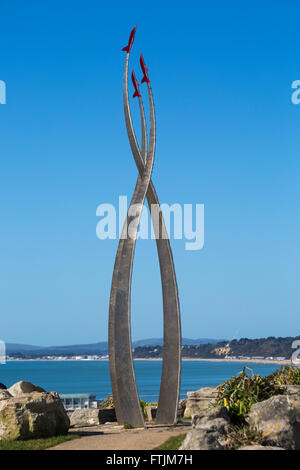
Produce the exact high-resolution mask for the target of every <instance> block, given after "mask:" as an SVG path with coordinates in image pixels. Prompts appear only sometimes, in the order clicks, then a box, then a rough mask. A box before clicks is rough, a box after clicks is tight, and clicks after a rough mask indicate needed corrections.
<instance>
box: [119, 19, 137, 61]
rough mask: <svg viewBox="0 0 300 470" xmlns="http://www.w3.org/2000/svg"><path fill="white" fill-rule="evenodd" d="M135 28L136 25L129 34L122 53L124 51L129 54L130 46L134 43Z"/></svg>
mask: <svg viewBox="0 0 300 470" xmlns="http://www.w3.org/2000/svg"><path fill="white" fill-rule="evenodd" d="M136 28H137V25H136V26H135V27H134V28H133V30H132V31H131V33H130V36H129V40H128V44H127V46H126V47H123V49H122V51H126V52H127V53H128V54H129V52H130V49H131V46H132V44H133V41H134V36H135V32H136Z"/></svg>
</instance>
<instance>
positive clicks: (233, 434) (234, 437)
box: [226, 424, 263, 450]
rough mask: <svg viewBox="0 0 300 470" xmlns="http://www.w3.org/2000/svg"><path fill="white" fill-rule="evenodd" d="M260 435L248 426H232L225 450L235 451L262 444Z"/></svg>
mask: <svg viewBox="0 0 300 470" xmlns="http://www.w3.org/2000/svg"><path fill="white" fill-rule="evenodd" d="M262 443H263V438H262V433H261V432H259V431H256V430H253V429H250V426H248V425H247V424H246V425H243V426H232V427H231V430H230V431H229V433H228V436H227V443H226V450H236V449H238V448H239V447H242V446H248V445H254V444H262Z"/></svg>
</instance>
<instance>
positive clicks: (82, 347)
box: [6, 338, 220, 357]
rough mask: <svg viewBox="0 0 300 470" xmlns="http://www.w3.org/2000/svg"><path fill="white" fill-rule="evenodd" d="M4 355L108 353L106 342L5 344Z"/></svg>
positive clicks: (151, 342)
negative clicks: (55, 344) (49, 344)
mask: <svg viewBox="0 0 300 470" xmlns="http://www.w3.org/2000/svg"><path fill="white" fill-rule="evenodd" d="M218 341H220V340H217V339H210V338H199V339H188V338H183V340H182V344H186V345H193V344H204V343H211V344H216V343H217V342H218ZM162 344H163V339H162V338H150V339H143V340H139V341H134V342H133V347H134V348H136V347H148V346H156V345H158V346H162ZM6 353H7V354H8V355H9V356H15V357H16V356H30V357H34V356H74V355H100V356H104V355H106V354H107V353H108V344H107V342H101V343H92V344H73V345H68V346H47V347H45V346H32V345H28V344H15V343H7V344H6Z"/></svg>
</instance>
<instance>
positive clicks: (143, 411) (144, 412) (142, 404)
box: [140, 399, 148, 419]
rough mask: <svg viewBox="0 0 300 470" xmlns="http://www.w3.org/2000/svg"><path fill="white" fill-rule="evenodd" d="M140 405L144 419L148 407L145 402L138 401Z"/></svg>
mask: <svg viewBox="0 0 300 470" xmlns="http://www.w3.org/2000/svg"><path fill="white" fill-rule="evenodd" d="M140 404H141V408H142V413H143V416H144V419H146V418H147V413H146V406H148V403H147V402H146V401H144V400H141V399H140Z"/></svg>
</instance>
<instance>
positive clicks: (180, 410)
mask: <svg viewBox="0 0 300 470" xmlns="http://www.w3.org/2000/svg"><path fill="white" fill-rule="evenodd" d="M186 403H187V399H186V398H182V399H181V400H179V403H178V408H177V418H179V419H180V418H183V417H184V412H185V409H186Z"/></svg>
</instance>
